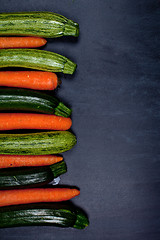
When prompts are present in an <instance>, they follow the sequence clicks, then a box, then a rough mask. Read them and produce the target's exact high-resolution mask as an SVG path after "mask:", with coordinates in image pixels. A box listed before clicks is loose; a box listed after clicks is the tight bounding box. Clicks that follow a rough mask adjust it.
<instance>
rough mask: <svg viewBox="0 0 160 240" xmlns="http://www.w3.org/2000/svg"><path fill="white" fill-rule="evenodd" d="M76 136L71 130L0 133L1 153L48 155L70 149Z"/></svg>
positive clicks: (74, 142)
mask: <svg viewBox="0 0 160 240" xmlns="http://www.w3.org/2000/svg"><path fill="white" fill-rule="evenodd" d="M75 144H76V136H75V135H74V134H73V133H71V132H69V131H49V132H35V133H19V134H18V133H16V134H14V133H12V134H8V133H3V134H0V154H9V155H46V154H57V153H62V152H65V151H68V150H70V149H71V148H72V147H73V146H74V145H75Z"/></svg>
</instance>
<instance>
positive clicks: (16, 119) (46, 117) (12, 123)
mask: <svg viewBox="0 0 160 240" xmlns="http://www.w3.org/2000/svg"><path fill="white" fill-rule="evenodd" d="M71 125H72V120H71V118H66V117H61V116H56V115H51V114H37V113H0V130H3V131H4V130H13V129H46V130H61V131H63V130H68V129H69V128H70V127H71Z"/></svg>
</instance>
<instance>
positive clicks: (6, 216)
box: [0, 201, 89, 229]
mask: <svg viewBox="0 0 160 240" xmlns="http://www.w3.org/2000/svg"><path fill="white" fill-rule="evenodd" d="M68 202H69V201H67V202H58V203H32V204H22V205H15V206H6V207H1V208H0V227H1V228H8V227H20V226H36V225H51V226H56V227H64V228H66V227H73V228H78V229H84V228H85V227H87V226H88V225H89V220H88V217H87V215H86V214H85V212H84V211H83V210H81V209H80V208H78V207H77V206H75V205H73V204H70V203H68Z"/></svg>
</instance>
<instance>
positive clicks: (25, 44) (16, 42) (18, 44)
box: [0, 37, 47, 49]
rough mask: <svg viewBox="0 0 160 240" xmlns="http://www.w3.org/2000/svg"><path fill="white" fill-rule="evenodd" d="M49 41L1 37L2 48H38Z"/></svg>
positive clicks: (37, 38) (0, 44)
mask: <svg viewBox="0 0 160 240" xmlns="http://www.w3.org/2000/svg"><path fill="white" fill-rule="evenodd" d="M46 43H47V40H46V39H44V38H41V37H0V48H1V49H3V48H37V47H41V46H44V45H45V44H46Z"/></svg>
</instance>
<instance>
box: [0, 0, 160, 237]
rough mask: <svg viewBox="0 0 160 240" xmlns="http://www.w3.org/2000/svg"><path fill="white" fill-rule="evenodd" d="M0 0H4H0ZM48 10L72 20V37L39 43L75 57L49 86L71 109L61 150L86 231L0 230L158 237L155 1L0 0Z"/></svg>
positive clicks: (158, 23) (158, 7)
mask: <svg viewBox="0 0 160 240" xmlns="http://www.w3.org/2000/svg"><path fill="white" fill-rule="evenodd" d="M2 2H3V4H2ZM37 10H38V11H53V12H57V13H60V14H62V15H65V16H66V17H68V18H71V19H72V20H74V21H77V22H78V23H79V24H80V36H79V38H78V39H73V38H67V37H66V38H61V39H51V40H49V41H48V44H47V45H46V47H45V48H44V49H45V50H50V51H55V52H57V53H60V54H63V55H65V56H67V57H69V58H71V59H72V60H73V61H75V62H76V63H77V64H78V68H77V71H76V73H75V74H74V76H68V75H65V76H64V75H61V79H62V85H61V87H60V89H59V90H58V91H56V95H57V96H59V97H60V98H61V99H63V100H64V101H65V102H66V103H68V104H69V105H70V106H71V107H72V109H73V114H72V120H73V126H72V130H73V131H74V133H75V134H76V136H77V139H78V143H77V145H76V146H75V147H74V148H73V149H72V150H70V151H69V152H66V153H64V154H63V156H64V159H65V161H66V163H67V166H68V172H67V173H66V174H65V175H63V176H62V180H61V183H63V184H68V185H76V186H78V187H79V188H80V190H81V194H80V196H78V197H77V198H75V199H74V200H73V202H74V203H75V204H77V205H78V206H80V207H81V208H83V209H84V210H85V211H86V212H87V214H88V216H89V220H90V226H89V227H88V228H86V229H85V230H75V229H58V228H55V227H29V228H14V229H1V230H0V239H1V240H9V239H23V240H28V239H29V240H33V239H34V240H36V239H38V240H49V239H50V240H54V239H60V240H63V239H70V240H73V239H77V240H94V239H95V240H104V239H106V240H159V239H160V133H159V130H160V124H159V122H160V108H159V106H160V97H159V95H160V82H159V81H160V61H159V51H160V31H159V29H160V2H159V1H158V0H157V1H155V0H139V1H133V0H123V1H122V0H99V1H93V0H87V1H86V0H80V1H78V0H61V1H58V0H55V1H54V0H52V1H51V0H50V1H49V0H45V1H42V0H39V1H36V0H28V1H22V0H16V1H9V0H6V1H1V6H0V11H1V12H11V11H14V12H16V11H37Z"/></svg>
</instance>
